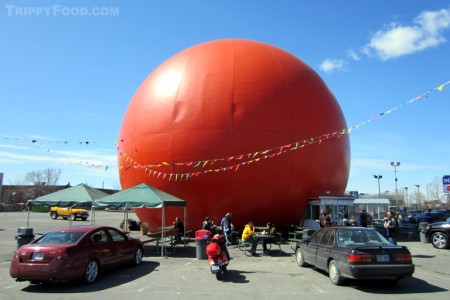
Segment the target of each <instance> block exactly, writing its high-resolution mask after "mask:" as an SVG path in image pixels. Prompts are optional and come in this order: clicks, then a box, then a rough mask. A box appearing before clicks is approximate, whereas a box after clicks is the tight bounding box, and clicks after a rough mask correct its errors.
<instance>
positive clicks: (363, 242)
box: [337, 229, 391, 246]
mask: <svg viewBox="0 0 450 300" xmlns="http://www.w3.org/2000/svg"><path fill="white" fill-rule="evenodd" d="M337 237H338V244H339V245H341V246H349V245H352V246H354V245H358V246H387V245H391V244H390V243H389V242H388V241H387V240H386V238H385V237H384V236H382V235H381V234H380V233H379V232H378V231H376V230H365V229H361V230H338V232H337Z"/></svg>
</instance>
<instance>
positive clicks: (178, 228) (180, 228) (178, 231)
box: [173, 217, 184, 243]
mask: <svg viewBox="0 0 450 300" xmlns="http://www.w3.org/2000/svg"><path fill="white" fill-rule="evenodd" d="M173 228H174V229H175V241H176V242H177V243H181V237H182V236H183V235H184V225H183V222H181V220H180V217H176V218H175V221H173Z"/></svg>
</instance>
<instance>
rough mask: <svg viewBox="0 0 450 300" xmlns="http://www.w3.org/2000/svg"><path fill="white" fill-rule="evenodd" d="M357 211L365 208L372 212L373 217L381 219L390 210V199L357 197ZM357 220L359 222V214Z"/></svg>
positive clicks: (369, 212)
mask: <svg viewBox="0 0 450 300" xmlns="http://www.w3.org/2000/svg"><path fill="white" fill-rule="evenodd" d="M354 205H355V211H356V212H360V211H362V210H363V209H364V210H365V211H366V212H367V213H368V214H370V215H371V216H372V217H373V219H375V220H380V219H383V218H384V217H385V216H386V213H387V211H388V210H389V205H390V201H389V199H356V200H355V202H354ZM355 217H356V218H355V220H356V221H357V222H358V224H359V214H358V213H357V216H355Z"/></svg>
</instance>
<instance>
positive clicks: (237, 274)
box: [211, 270, 254, 283]
mask: <svg viewBox="0 0 450 300" xmlns="http://www.w3.org/2000/svg"><path fill="white" fill-rule="evenodd" d="M247 273H254V272H248V271H239V270H228V271H227V272H226V273H225V274H223V279H222V281H223V282H231V283H249V282H250V281H249V280H248V279H247V277H246V276H245V275H243V274H247ZM211 276H214V275H213V274H211Z"/></svg>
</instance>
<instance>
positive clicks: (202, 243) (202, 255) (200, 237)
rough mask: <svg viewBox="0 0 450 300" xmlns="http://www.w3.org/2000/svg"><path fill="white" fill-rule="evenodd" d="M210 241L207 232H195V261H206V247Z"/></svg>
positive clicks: (209, 233)
mask: <svg viewBox="0 0 450 300" xmlns="http://www.w3.org/2000/svg"><path fill="white" fill-rule="evenodd" d="M210 239H211V232H210V231H209V230H197V231H196V232H195V254H196V259H208V255H206V246H207V245H208V242H209V240H210Z"/></svg>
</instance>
